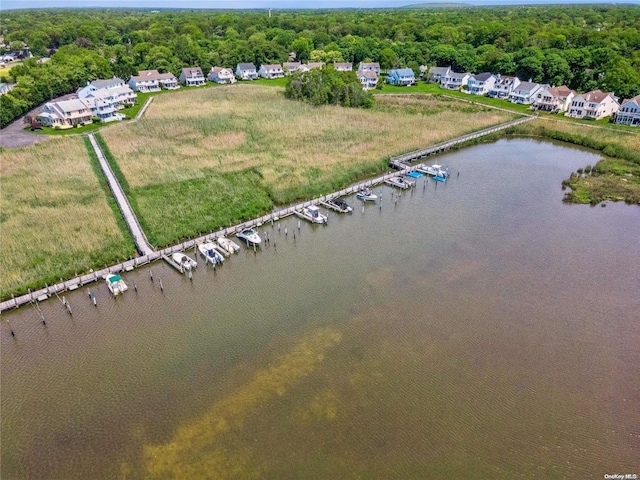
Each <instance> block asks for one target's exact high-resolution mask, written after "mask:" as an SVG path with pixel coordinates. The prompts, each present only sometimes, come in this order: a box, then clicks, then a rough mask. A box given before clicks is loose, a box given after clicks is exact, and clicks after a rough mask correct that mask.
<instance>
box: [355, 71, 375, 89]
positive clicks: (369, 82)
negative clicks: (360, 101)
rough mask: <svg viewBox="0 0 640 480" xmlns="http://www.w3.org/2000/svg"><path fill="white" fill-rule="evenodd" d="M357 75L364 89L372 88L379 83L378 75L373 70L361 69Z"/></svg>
mask: <svg viewBox="0 0 640 480" xmlns="http://www.w3.org/2000/svg"><path fill="white" fill-rule="evenodd" d="M357 75H358V80H360V83H361V84H362V89H363V90H370V89H372V88H376V85H378V75H377V74H376V72H374V71H373V70H360V71H358V73H357Z"/></svg>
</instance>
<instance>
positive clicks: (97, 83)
mask: <svg viewBox="0 0 640 480" xmlns="http://www.w3.org/2000/svg"><path fill="white" fill-rule="evenodd" d="M89 85H91V86H92V87H94V88H95V89H97V90H99V89H101V88H117V87H124V86H125V83H124V80H122V79H121V78H118V77H113V78H108V79H106V80H94V81H93V82H91V83H90V84H89Z"/></svg>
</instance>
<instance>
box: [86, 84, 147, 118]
mask: <svg viewBox="0 0 640 480" xmlns="http://www.w3.org/2000/svg"><path fill="white" fill-rule="evenodd" d="M77 95H78V99H79V100H80V101H81V102H82V103H84V105H85V106H86V107H87V108H88V109H89V110H90V111H91V116H92V117H97V118H98V119H99V120H100V121H101V122H111V121H114V120H122V119H123V118H125V116H124V115H122V114H119V113H118V110H120V109H122V108H124V107H125V106H127V105H133V104H134V103H135V101H136V94H135V93H134V92H133V90H131V88H130V87H129V86H128V85H125V84H124V81H122V80H121V81H120V82H111V81H105V80H96V81H94V82H91V83H90V84H89V85H87V86H86V87H83V88H81V89H79V90H78V92H77Z"/></svg>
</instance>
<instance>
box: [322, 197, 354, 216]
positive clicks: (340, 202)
mask: <svg viewBox="0 0 640 480" xmlns="http://www.w3.org/2000/svg"><path fill="white" fill-rule="evenodd" d="M324 205H326V206H327V207H329V208H332V209H333V210H336V211H338V212H340V213H351V212H353V208H351V206H350V205H349V204H348V203H347V202H345V201H344V199H343V198H341V197H338V198H334V199H332V200H329V201H327V202H326V203H325V204H324Z"/></svg>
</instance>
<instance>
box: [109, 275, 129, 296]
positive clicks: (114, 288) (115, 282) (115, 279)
mask: <svg viewBox="0 0 640 480" xmlns="http://www.w3.org/2000/svg"><path fill="white" fill-rule="evenodd" d="M103 278H104V281H105V282H106V283H107V287H108V288H109V291H110V292H111V293H113V295H114V296H115V295H120V294H121V293H124V292H126V291H127V289H128V288H129V287H127V284H126V283H124V280H122V277H121V276H120V275H116V274H114V273H109V274H107V275H105V276H104V277H103Z"/></svg>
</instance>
